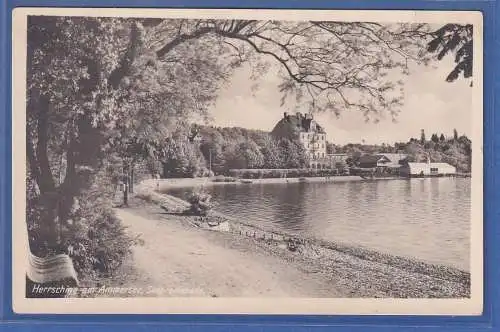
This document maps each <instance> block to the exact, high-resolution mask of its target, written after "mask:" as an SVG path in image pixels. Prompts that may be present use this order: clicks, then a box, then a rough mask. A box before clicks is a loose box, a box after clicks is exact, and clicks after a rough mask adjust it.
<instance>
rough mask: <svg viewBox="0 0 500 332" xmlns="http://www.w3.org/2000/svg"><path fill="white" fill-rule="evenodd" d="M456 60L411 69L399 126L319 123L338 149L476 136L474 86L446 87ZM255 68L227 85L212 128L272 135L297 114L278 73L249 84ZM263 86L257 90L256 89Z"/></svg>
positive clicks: (346, 117)
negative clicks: (284, 102) (286, 102)
mask: <svg viewBox="0 0 500 332" xmlns="http://www.w3.org/2000/svg"><path fill="white" fill-rule="evenodd" d="M453 67H454V64H453V58H452V56H448V57H445V58H444V59H443V60H442V61H439V62H432V63H431V64H430V65H429V66H427V67H425V66H423V65H422V66H417V65H415V67H414V68H411V69H410V75H408V76H405V77H403V80H404V82H405V84H404V89H405V102H404V106H403V107H402V108H401V113H400V114H399V115H398V117H397V123H393V122H392V119H391V118H390V117H388V118H387V119H381V121H380V122H378V123H376V124H375V123H373V122H368V123H366V122H365V119H364V117H363V116H362V115H361V113H356V111H344V112H342V114H341V115H340V118H337V117H336V116H335V115H334V114H317V115H315V116H314V118H315V119H316V120H317V122H318V123H319V124H320V125H321V126H323V127H324V128H325V130H326V132H327V139H328V141H330V142H332V143H334V144H347V143H362V142H363V141H364V142H365V143H366V144H381V143H386V144H391V145H392V144H394V142H406V141H408V140H409V138H411V137H415V138H419V137H420V132H421V129H424V131H425V133H426V135H427V137H428V138H430V136H431V135H432V134H433V133H438V135H440V134H441V133H444V135H445V136H452V135H453V129H457V131H458V133H459V135H462V134H466V135H467V136H469V137H470V135H471V129H472V126H471V119H472V110H471V106H472V90H473V89H472V88H471V87H470V81H469V80H465V79H463V78H462V79H460V78H459V79H458V80H457V81H455V82H451V83H450V82H446V80H445V78H446V76H447V75H448V74H449V72H450V71H451V70H452V69H453ZM249 77H250V68H249V67H242V68H239V69H238V70H237V71H236V72H235V73H234V75H233V77H232V79H231V80H230V82H228V84H227V85H226V86H225V87H223V88H222V89H221V90H220V93H219V96H218V98H217V101H216V103H215V105H214V106H213V107H212V108H211V110H210V113H211V117H212V118H213V122H212V123H211V124H213V125H216V126H221V127H244V128H249V129H261V130H266V131H271V130H272V129H273V127H274V125H275V124H276V123H277V122H278V121H279V120H280V119H281V118H282V117H283V113H284V112H287V111H288V112H289V113H294V112H293V111H292V110H290V109H287V108H286V107H281V106H280V103H281V93H280V92H279V89H278V84H279V82H280V79H279V77H278V74H277V70H269V71H268V73H267V74H266V75H265V76H264V77H262V78H261V79H260V80H258V81H257V82H255V81H252V80H250V78H249ZM256 83H257V84H258V85H257V86H258V88H257V89H256V90H255V89H254V88H253V87H254V86H255V84H256Z"/></svg>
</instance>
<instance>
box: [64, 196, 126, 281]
mask: <svg viewBox="0 0 500 332" xmlns="http://www.w3.org/2000/svg"><path fill="white" fill-rule="evenodd" d="M106 202H107V200H106V199H105V198H104V197H102V196H100V195H99V194H97V196H94V195H93V193H91V192H87V193H85V194H84V195H82V196H81V197H80V198H79V199H77V200H75V203H74V206H73V213H72V216H71V219H70V220H68V222H67V224H66V225H64V233H63V238H64V247H65V248H66V253H67V254H68V255H69V256H70V257H71V258H72V259H73V263H74V266H75V270H76V271H77V272H78V273H79V275H83V276H84V277H85V278H92V277H95V276H98V275H100V274H104V275H109V274H112V273H113V272H114V271H115V270H116V269H117V268H118V267H119V266H120V265H121V263H122V262H123V260H124V258H125V256H126V255H127V254H129V253H130V248H131V246H132V244H133V240H132V239H131V238H129V237H128V236H127V234H126V232H125V227H124V226H123V225H122V223H121V220H120V219H118V218H117V217H116V215H115V213H114V211H113V210H112V208H111V206H109V205H108V203H106Z"/></svg>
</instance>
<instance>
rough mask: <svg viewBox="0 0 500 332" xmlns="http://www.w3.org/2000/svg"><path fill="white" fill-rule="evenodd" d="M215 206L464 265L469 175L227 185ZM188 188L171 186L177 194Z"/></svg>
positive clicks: (216, 190) (302, 231)
mask: <svg viewBox="0 0 500 332" xmlns="http://www.w3.org/2000/svg"><path fill="white" fill-rule="evenodd" d="M208 190H210V191H211V193H212V195H213V196H214V200H215V201H216V202H217V204H218V206H217V210H218V211H220V212H224V213H227V214H229V215H231V216H233V217H237V218H240V219H243V220H244V221H245V222H248V223H255V224H258V225H259V226H260V227H265V228H268V229H278V230H282V231H285V232H287V233H293V234H298V235H304V236H308V237H316V238H321V239H325V240H333V241H338V242H343V243H348V244H356V245H362V246H365V247H368V248H372V249H376V250H381V251H385V252H389V253H392V254H396V255H403V256H410V257H416V258H419V259H421V260H425V261H428V262H431V263H437V264H446V265H452V266H455V267H458V268H461V269H464V270H469V229H470V204H471V203H470V179H453V178H433V179H412V180H398V181H375V182H344V183H288V184H252V185H225V186H214V187H212V188H209V189H208ZM183 191H185V190H175V191H171V193H172V194H175V195H179V196H182V195H183Z"/></svg>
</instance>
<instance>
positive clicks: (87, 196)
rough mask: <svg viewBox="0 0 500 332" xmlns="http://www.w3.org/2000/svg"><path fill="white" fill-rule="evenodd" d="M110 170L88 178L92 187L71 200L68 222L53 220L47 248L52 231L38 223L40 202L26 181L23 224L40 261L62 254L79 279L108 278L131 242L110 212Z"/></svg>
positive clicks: (118, 264) (112, 191)
mask: <svg viewBox="0 0 500 332" xmlns="http://www.w3.org/2000/svg"><path fill="white" fill-rule="evenodd" d="M111 170H112V168H108V167H104V168H103V170H102V171H101V172H98V173H97V174H96V175H93V176H90V177H89V181H90V182H91V183H92V185H91V186H90V187H89V189H87V190H85V191H83V192H82V193H81V194H80V195H78V196H76V197H75V198H74V199H73V204H72V207H71V211H70V214H69V218H68V219H67V220H66V221H64V222H61V221H60V220H56V221H55V222H56V223H57V227H56V228H55V229H56V231H57V234H56V238H57V243H58V245H57V246H53V245H52V246H49V244H48V242H47V240H46V239H47V238H52V237H53V236H54V234H51V232H53V230H54V228H52V227H48V226H47V225H46V224H44V223H43V222H42V219H41V215H42V214H43V213H44V209H45V207H44V202H42V201H41V200H40V196H39V192H38V190H37V187H36V185H35V184H34V182H33V181H30V180H29V178H28V183H27V184H28V186H27V192H26V193H27V223H28V236H29V239H30V246H31V250H32V252H33V253H34V254H35V255H37V256H40V257H44V256H47V255H51V254H59V253H66V254H68V255H69V256H70V257H71V258H72V260H73V264H74V267H75V270H76V271H77V273H78V275H79V278H82V279H83V280H86V281H90V280H92V279H93V278H95V277H97V276H100V275H108V274H112V273H113V272H114V271H115V270H116V268H117V267H119V266H120V264H121V263H122V262H123V259H124V257H125V256H126V255H127V254H128V253H129V252H130V247H131V245H132V244H133V240H132V239H130V238H129V237H128V236H127V234H126V233H125V229H124V227H123V226H122V224H121V221H120V220H119V219H118V218H117V217H116V215H115V213H114V212H113V210H112V206H111V202H112V195H113V193H114V189H115V187H114V183H113V178H114V176H113V174H114V173H113V172H112V171H111Z"/></svg>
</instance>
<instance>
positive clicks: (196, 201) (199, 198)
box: [188, 191, 213, 216]
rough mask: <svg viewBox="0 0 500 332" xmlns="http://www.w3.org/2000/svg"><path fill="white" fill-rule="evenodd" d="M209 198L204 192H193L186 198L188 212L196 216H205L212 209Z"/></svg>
mask: <svg viewBox="0 0 500 332" xmlns="http://www.w3.org/2000/svg"><path fill="white" fill-rule="evenodd" d="M211 198H212V196H211V195H210V194H208V193H206V192H203V191H193V192H192V193H191V194H190V195H189V196H188V202H189V203H190V204H191V206H190V208H189V211H188V212H189V213H191V214H194V215H197V216H206V215H207V214H208V213H209V212H210V210H212V208H213V203H212V202H211V201H210V200H211Z"/></svg>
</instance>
